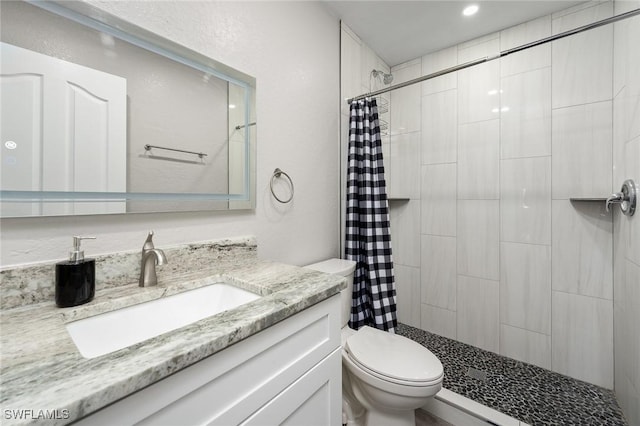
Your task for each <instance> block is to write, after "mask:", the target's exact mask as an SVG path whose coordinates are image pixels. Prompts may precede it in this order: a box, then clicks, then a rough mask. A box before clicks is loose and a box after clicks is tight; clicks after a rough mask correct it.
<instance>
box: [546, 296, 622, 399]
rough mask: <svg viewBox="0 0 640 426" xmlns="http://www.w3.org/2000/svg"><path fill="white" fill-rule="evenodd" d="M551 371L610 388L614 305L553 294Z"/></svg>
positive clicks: (601, 301)
mask: <svg viewBox="0 0 640 426" xmlns="http://www.w3.org/2000/svg"><path fill="white" fill-rule="evenodd" d="M551 359H552V367H553V371H555V372H558V373H560V374H566V375H568V376H571V377H574V378H576V379H580V380H584V381H587V382H589V383H594V384H596V385H598V386H602V387H605V388H607V389H612V388H613V302H612V301H610V300H603V299H597V298H593V297H587V296H580V295H576V294H568V293H562V292H558V291H554V292H553V330H552V357H551Z"/></svg>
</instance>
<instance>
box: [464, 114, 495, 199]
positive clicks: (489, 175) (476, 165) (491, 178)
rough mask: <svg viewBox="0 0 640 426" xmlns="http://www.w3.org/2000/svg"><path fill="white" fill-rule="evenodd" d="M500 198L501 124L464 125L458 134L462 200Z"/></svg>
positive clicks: (487, 122) (492, 121) (489, 122)
mask: <svg viewBox="0 0 640 426" xmlns="http://www.w3.org/2000/svg"><path fill="white" fill-rule="evenodd" d="M499 196H500V120H489V121H480V122H477V123H470V124H464V125H462V126H460V128H459V131H458V199H467V200H497V199H498V198H499Z"/></svg>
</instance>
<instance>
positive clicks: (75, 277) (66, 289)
mask: <svg viewBox="0 0 640 426" xmlns="http://www.w3.org/2000/svg"><path fill="white" fill-rule="evenodd" d="M95 239H96V237H73V249H72V250H71V251H69V260H66V261H63V262H58V263H56V305H58V307H60V308H68V307H70V306H77V305H82V304H83V303H87V302H89V301H91V299H93V296H94V294H95V291H96V261H95V260H94V259H85V258H84V251H82V250H80V242H81V241H82V240H95Z"/></svg>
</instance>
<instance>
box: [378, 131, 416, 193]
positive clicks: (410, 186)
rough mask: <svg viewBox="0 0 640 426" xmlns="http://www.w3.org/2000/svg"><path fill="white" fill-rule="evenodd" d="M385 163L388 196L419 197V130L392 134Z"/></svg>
mask: <svg viewBox="0 0 640 426" xmlns="http://www.w3.org/2000/svg"><path fill="white" fill-rule="evenodd" d="M385 164H386V165H387V167H385V177H387V175H388V178H387V179H388V181H389V183H388V184H387V192H388V194H389V196H390V197H400V198H401V197H406V198H412V199H417V198H419V197H420V174H421V171H420V132H412V133H403V134H398V135H392V136H391V145H390V150H389V158H388V159H387V161H386V162H385Z"/></svg>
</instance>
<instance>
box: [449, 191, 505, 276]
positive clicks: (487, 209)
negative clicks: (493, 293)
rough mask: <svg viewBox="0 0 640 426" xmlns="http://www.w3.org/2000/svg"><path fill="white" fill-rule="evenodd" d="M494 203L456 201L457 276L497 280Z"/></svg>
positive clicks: (496, 203) (497, 229)
mask: <svg viewBox="0 0 640 426" xmlns="http://www.w3.org/2000/svg"><path fill="white" fill-rule="evenodd" d="M499 214H500V208H499V201H498V200H458V220H457V224H458V232H457V246H458V249H457V265H458V266H457V268H458V274H462V275H468V276H472V277H478V278H486V279H490V280H498V279H500V270H499V261H500V247H499V244H500V225H499V223H500V217H499Z"/></svg>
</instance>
